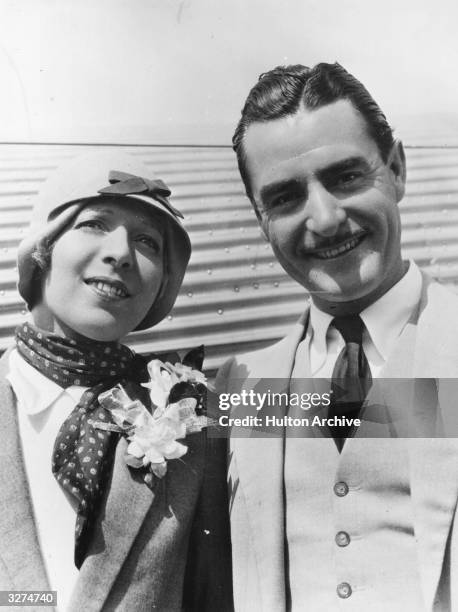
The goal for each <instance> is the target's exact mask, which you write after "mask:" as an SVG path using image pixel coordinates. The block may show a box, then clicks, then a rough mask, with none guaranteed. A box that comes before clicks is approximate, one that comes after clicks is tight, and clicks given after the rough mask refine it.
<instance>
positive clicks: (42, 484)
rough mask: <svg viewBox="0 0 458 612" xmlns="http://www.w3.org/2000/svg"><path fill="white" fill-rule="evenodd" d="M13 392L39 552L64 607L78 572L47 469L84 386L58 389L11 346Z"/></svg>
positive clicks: (66, 519)
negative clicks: (56, 441) (63, 428)
mask: <svg viewBox="0 0 458 612" xmlns="http://www.w3.org/2000/svg"><path fill="white" fill-rule="evenodd" d="M7 379H8V380H9V382H10V384H11V386H12V388H13V391H14V393H15V395H16V398H17V409H18V421H19V431H20V436H21V442H22V450H23V456H24V465H25V470H26V474H27V479H28V482H29V487H30V494H31V498H32V504H33V509H34V515H35V521H36V526H37V531H38V537H39V541H40V546H41V550H42V553H43V558H44V561H45V564H46V569H47V573H48V578H49V582H50V585H51V589H52V590H55V591H57V603H58V606H59V610H65V609H66V608H67V605H68V602H69V599H70V595H71V593H72V590H73V587H74V585H75V582H76V579H77V577H78V570H77V569H76V567H75V564H74V560H73V559H74V544H75V543H74V533H75V521H76V514H75V510H74V509H73V508H72V506H71V504H70V502H69V500H68V498H67V496H66V495H65V493H64V492H63V490H62V489H61V487H60V486H59V484H58V483H57V481H56V479H55V478H54V476H53V474H52V472H51V457H52V451H53V447H54V441H55V439H56V436H57V433H58V431H59V429H60V426H61V425H62V423H63V422H64V420H65V419H66V418H67V416H68V415H69V414H70V412H71V411H72V410H73V408H74V407H75V405H76V404H77V403H78V402H79V400H80V399H81V396H82V394H83V393H84V391H85V390H86V387H76V386H73V387H68V388H67V389H62V387H60V386H59V385H57V384H56V383H55V382H53V381H52V380H49V378H46V377H45V376H43V375H42V374H40V372H39V371H38V370H36V369H35V368H33V367H32V366H31V365H29V364H28V363H27V362H26V361H24V359H23V358H22V357H21V356H20V355H19V353H18V352H17V350H13V351H12V352H11V354H10V359H9V372H8V374H7Z"/></svg>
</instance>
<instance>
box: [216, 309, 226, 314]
mask: <svg viewBox="0 0 458 612" xmlns="http://www.w3.org/2000/svg"><path fill="white" fill-rule="evenodd" d="M216 312H217V313H218V314H219V315H222V314H223V312H224V310H223V309H222V308H218V310H217V311H216Z"/></svg>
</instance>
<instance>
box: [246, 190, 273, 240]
mask: <svg viewBox="0 0 458 612" xmlns="http://www.w3.org/2000/svg"><path fill="white" fill-rule="evenodd" d="M250 202H251V205H252V206H253V210H254V212H255V213H256V218H257V220H258V223H259V229H260V233H261V236H262V237H263V238H264V240H265V241H266V242H269V238H268V237H267V230H266V227H265V217H263V216H262V215H261V213H260V212H259V208H258V205H257V204H256V202H255V201H254V199H251V198H250Z"/></svg>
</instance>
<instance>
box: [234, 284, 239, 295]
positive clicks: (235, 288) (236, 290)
mask: <svg viewBox="0 0 458 612" xmlns="http://www.w3.org/2000/svg"><path fill="white" fill-rule="evenodd" d="M234 291H235V292H236V293H238V292H239V291H240V287H237V285H235V287H234Z"/></svg>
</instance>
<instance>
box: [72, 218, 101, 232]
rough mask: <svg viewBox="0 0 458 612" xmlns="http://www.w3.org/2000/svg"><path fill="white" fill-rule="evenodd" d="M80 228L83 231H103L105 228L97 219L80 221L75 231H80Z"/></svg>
mask: <svg viewBox="0 0 458 612" xmlns="http://www.w3.org/2000/svg"><path fill="white" fill-rule="evenodd" d="M80 228H83V229H84V228H88V229H94V230H101V231H103V230H104V229H105V226H104V225H103V223H102V221H100V220H98V219H86V220H85V221H80V222H79V223H77V224H76V225H75V229H80Z"/></svg>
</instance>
